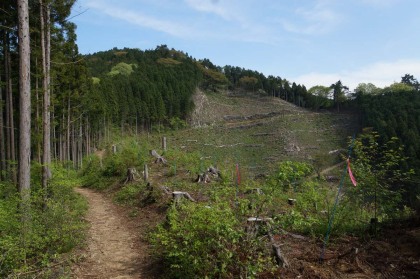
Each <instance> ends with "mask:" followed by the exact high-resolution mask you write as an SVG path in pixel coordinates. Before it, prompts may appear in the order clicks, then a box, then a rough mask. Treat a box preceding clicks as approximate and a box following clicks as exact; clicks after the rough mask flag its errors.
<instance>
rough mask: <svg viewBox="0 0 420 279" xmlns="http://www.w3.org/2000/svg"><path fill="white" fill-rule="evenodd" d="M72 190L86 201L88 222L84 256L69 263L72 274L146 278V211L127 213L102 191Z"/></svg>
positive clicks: (82, 276) (147, 268) (135, 278)
mask: <svg viewBox="0 0 420 279" xmlns="http://www.w3.org/2000/svg"><path fill="white" fill-rule="evenodd" d="M76 191H77V192H78V193H80V194H81V195H83V196H85V197H86V199H87V201H88V203H89V210H88V213H87V216H86V220H87V221H88V222H89V224H90V228H89V232H88V234H89V235H88V238H87V245H86V250H84V251H82V252H81V253H82V257H83V258H84V259H83V260H82V261H81V262H80V263H79V264H77V265H75V266H74V267H73V278H98V279H99V278H127V279H129V278H130V279H131V278H132V279H139V278H142V279H143V278H150V274H149V273H150V270H151V269H150V267H149V266H148V263H149V262H150V260H149V259H150V257H149V255H148V251H149V250H148V247H147V244H146V242H145V241H144V240H143V239H142V232H144V229H146V228H145V227H144V226H147V225H148V223H149V222H148V219H149V217H148V216H149V215H147V216H138V218H136V217H132V218H130V217H128V213H129V212H127V209H124V208H122V207H120V206H118V205H115V204H113V202H112V200H111V199H110V198H109V197H106V196H105V194H104V193H97V192H94V191H93V190H89V189H85V188H77V189H76Z"/></svg>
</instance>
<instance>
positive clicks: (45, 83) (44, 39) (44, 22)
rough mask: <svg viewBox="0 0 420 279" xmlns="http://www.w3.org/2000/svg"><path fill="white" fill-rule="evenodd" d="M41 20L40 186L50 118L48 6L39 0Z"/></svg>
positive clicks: (47, 158)
mask: <svg viewBox="0 0 420 279" xmlns="http://www.w3.org/2000/svg"><path fill="white" fill-rule="evenodd" d="M39 5H40V21H41V50H42V74H43V77H42V87H43V93H44V94H43V104H44V105H43V111H42V128H43V141H42V146H43V152H42V187H43V188H44V190H46V189H47V187H48V180H49V179H50V178H51V170H50V165H51V122H50V121H51V120H50V6H49V4H47V3H44V1H43V0H39Z"/></svg>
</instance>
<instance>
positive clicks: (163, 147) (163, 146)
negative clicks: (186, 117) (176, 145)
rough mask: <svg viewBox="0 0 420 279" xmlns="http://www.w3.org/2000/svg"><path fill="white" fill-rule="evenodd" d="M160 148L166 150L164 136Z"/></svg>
mask: <svg viewBox="0 0 420 279" xmlns="http://www.w3.org/2000/svg"><path fill="white" fill-rule="evenodd" d="M162 149H163V151H166V137H162Z"/></svg>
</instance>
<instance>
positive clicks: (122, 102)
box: [85, 47, 202, 127]
mask: <svg viewBox="0 0 420 279" xmlns="http://www.w3.org/2000/svg"><path fill="white" fill-rule="evenodd" d="M85 60H86V64H87V66H88V68H89V70H90V72H91V75H92V79H93V83H94V86H93V92H92V97H94V98H95V100H96V101H97V104H98V107H97V108H98V110H100V112H102V113H101V114H103V115H104V116H105V117H106V118H107V119H108V120H110V121H111V122H112V123H113V124H115V125H118V126H120V125H121V126H124V125H129V126H131V127H135V126H139V125H140V124H142V125H143V127H148V126H150V125H151V123H162V122H164V121H166V120H168V119H184V118H185V117H186V115H187V114H188V113H189V112H190V111H191V110H192V108H193V103H192V99H191V95H192V94H193V92H194V90H195V88H196V86H198V84H199V83H200V81H201V78H202V73H201V71H200V70H199V68H198V66H197V64H196V62H195V61H194V60H193V59H191V58H190V57H188V56H187V55H185V54H184V53H182V52H179V51H175V50H169V49H167V48H166V47H158V48H156V50H153V51H141V50H137V49H122V50H117V49H113V50H109V51H104V52H98V53H95V54H92V55H87V56H86V57H85Z"/></svg>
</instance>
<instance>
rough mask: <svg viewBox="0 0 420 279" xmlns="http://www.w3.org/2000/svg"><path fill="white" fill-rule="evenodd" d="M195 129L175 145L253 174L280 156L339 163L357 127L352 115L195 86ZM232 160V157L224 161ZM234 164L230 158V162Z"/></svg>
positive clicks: (270, 167) (184, 133)
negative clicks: (310, 109)
mask: <svg viewBox="0 0 420 279" xmlns="http://www.w3.org/2000/svg"><path fill="white" fill-rule="evenodd" d="M194 101H195V108H196V110H195V111H194V113H192V115H191V119H190V123H191V124H192V126H193V128H191V129H188V130H185V131H182V134H181V133H178V134H176V139H175V142H173V143H174V144H175V145H177V146H178V147H182V148H184V149H186V150H187V151H197V150H199V151H200V152H201V153H202V155H203V156H204V157H212V159H211V160H212V161H213V162H214V164H217V163H218V164H220V163H221V161H226V160H227V161H229V160H230V161H232V160H233V161H236V162H238V163H241V164H242V165H243V166H244V167H245V168H247V169H248V170H249V171H248V173H249V174H250V175H251V176H252V175H258V174H261V173H268V172H270V171H272V170H273V167H275V166H276V165H277V163H278V162H281V161H284V160H300V161H309V162H313V161H315V160H318V161H322V163H321V164H322V165H323V167H327V166H330V165H333V164H335V163H337V162H338V159H339V155H340V153H339V152H331V151H334V150H346V146H347V142H348V137H349V136H352V135H353V134H355V133H356V132H357V131H358V129H359V127H358V125H357V123H358V120H357V117H356V116H355V115H354V114H347V113H340V114H337V113H332V112H327V111H325V112H313V111H309V110H306V109H304V108H300V107H297V106H295V105H293V104H291V103H288V102H286V101H284V100H281V99H279V98H273V97H250V96H249V95H246V96H245V95H242V96H241V95H234V94H231V93H203V92H201V91H199V90H197V92H196V94H195V96H194ZM226 158H230V159H226ZM229 163H232V162H229Z"/></svg>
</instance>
